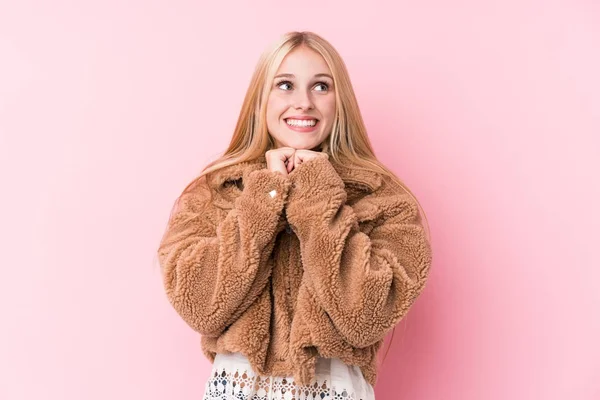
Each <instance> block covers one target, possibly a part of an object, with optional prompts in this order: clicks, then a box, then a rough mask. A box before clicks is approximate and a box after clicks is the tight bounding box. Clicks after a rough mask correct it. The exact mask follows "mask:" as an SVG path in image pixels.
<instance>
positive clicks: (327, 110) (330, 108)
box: [322, 96, 335, 119]
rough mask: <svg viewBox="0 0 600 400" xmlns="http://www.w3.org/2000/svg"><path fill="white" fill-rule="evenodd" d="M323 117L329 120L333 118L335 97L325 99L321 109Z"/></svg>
mask: <svg viewBox="0 0 600 400" xmlns="http://www.w3.org/2000/svg"><path fill="white" fill-rule="evenodd" d="M322 110H323V111H322V112H323V115H324V116H326V117H327V118H329V119H331V118H333V117H334V116H335V97H333V96H332V97H331V98H328V99H325V101H324V102H323V108H322Z"/></svg>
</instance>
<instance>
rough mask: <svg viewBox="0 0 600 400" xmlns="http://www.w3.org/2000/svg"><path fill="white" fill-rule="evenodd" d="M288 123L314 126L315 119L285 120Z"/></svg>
mask: <svg viewBox="0 0 600 400" xmlns="http://www.w3.org/2000/svg"><path fill="white" fill-rule="evenodd" d="M286 123H287V124H288V125H292V126H315V125H316V124H317V120H316V119H288V120H286Z"/></svg>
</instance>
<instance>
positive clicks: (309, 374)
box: [158, 32, 431, 400]
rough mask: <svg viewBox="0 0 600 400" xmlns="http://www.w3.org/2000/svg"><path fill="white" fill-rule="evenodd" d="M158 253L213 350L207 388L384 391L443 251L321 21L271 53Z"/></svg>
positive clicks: (291, 393) (336, 394) (321, 394)
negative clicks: (395, 338) (384, 358)
mask: <svg viewBox="0 0 600 400" xmlns="http://www.w3.org/2000/svg"><path fill="white" fill-rule="evenodd" d="M158 253H159V259H160V263H161V267H162V271H163V274H164V284H165V288H166V293H167V296H168V298H169V300H170V302H171V304H172V305H173V306H174V308H175V309H176V310H177V312H178V313H179V314H180V315H181V317H182V318H183V319H184V320H185V321H186V322H187V323H188V324H189V325H190V326H191V327H192V328H193V329H194V330H196V331H197V332H199V333H200V334H201V345H202V350H203V353H204V354H205V355H206V357H207V358H208V359H209V360H210V361H211V362H212V363H213V368H212V375H211V377H210V379H209V380H208V381H207V382H206V384H205V394H204V399H215V398H218V399H224V398H230V397H232V398H236V399H258V398H260V399H308V398H310V399H314V398H319V399H324V398H327V399H334V398H335V399H337V398H342V397H344V396H347V397H344V398H353V399H365V400H366V399H373V398H374V392H373V388H374V385H375V381H376V376H377V369H378V364H377V354H378V350H379V349H380V347H381V345H382V344H383V341H384V338H385V336H386V334H387V333H388V332H389V331H390V330H391V329H392V328H393V327H394V326H395V325H396V324H397V323H398V321H399V320H400V319H401V318H402V317H403V316H404V315H406V313H407V312H408V310H409V308H410V306H411V305H412V303H413V302H414V300H415V299H416V298H417V296H418V295H419V294H420V293H421V291H422V289H423V287H424V285H425V282H426V278H427V275H428V272H429V268H430V265H431V247H430V244H429V240H428V236H427V235H426V232H425V230H424V225H423V224H422V219H421V214H420V212H419V208H418V202H417V201H416V199H415V198H414V196H412V194H411V192H410V191H409V190H408V189H407V188H406V187H405V186H404V185H403V184H402V183H401V182H400V180H399V179H398V178H396V177H395V175H394V174H393V173H392V172H390V171H389V170H388V169H387V168H386V167H385V166H383V165H382V164H381V163H380V162H379V161H378V160H377V159H376V157H375V155H374V153H373V150H372V148H371V145H370V142H369V139H368V137H367V134H366V130H365V127H364V124H363V121H362V118H361V115H360V112H359V108H358V104H357V101H356V98H355V95H354V92H353V89H352V86H351V84H350V79H349V77H348V73H347V71H346V68H345V66H344V63H343V61H342V59H341V57H340V56H339V54H338V53H337V52H336V50H335V49H334V48H333V47H332V46H331V44H329V43H328V42H327V41H325V40H324V39H323V38H321V37H319V36H318V35H316V34H314V33H311V32H291V33H288V34H286V35H284V36H283V37H282V39H281V40H280V41H279V42H278V43H276V44H275V45H274V46H273V47H272V48H270V49H268V50H267V51H265V53H264V54H263V55H262V57H261V59H260V60H259V62H258V65H257V67H256V70H255V73H254V75H253V77H252V80H251V83H250V87H249V89H248V92H247V94H246V98H245V100H244V104H243V107H242V110H241V113H240V116H239V119H238V122H237V126H236V128H235V132H234V135H233V138H232V140H231V143H230V145H229V148H228V149H227V150H226V152H225V154H224V155H223V157H222V158H220V159H219V160H217V161H214V162H213V163H211V164H209V165H208V166H207V167H206V168H205V169H204V170H203V172H202V174H201V175H200V176H199V177H198V178H196V179H195V180H194V181H193V182H191V183H190V184H189V185H188V186H187V187H186V188H185V190H184V191H183V193H182V195H181V196H180V197H179V199H178V201H177V202H176V205H175V207H174V208H173V211H172V213H171V218H170V220H169V225H168V228H167V231H166V233H165V235H164V237H163V239H162V243H161V246H160V249H159V252H158Z"/></svg>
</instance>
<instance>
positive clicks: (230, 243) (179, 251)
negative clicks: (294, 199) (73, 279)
mask: <svg viewBox="0 0 600 400" xmlns="http://www.w3.org/2000/svg"><path fill="white" fill-rule="evenodd" d="M289 186H290V182H289V179H288V178H287V177H286V176H284V175H282V174H281V173H279V172H274V171H270V170H267V169H260V170H256V171H252V172H250V173H249V174H248V177H247V179H246V180H245V182H244V188H243V191H242V193H241V194H240V195H239V196H238V197H236V198H235V199H234V204H233V207H232V208H231V209H230V210H229V211H227V213H226V214H225V216H224V217H222V218H221V219H222V220H217V217H216V215H218V213H217V212H216V210H215V206H214V204H213V202H212V201H211V197H212V196H211V192H210V189H209V188H208V186H207V185H206V184H205V182H204V184H201V185H199V188H198V189H197V190H194V191H193V192H192V193H190V194H186V195H184V196H182V197H181V199H180V201H179V204H178V205H177V206H176V208H175V210H174V212H173V213H172V216H171V218H170V219H169V224H168V227H167V230H166V232H165V235H164V237H163V239H162V241H161V245H160V247H159V251H158V257H159V263H160V265H161V271H162V276H163V282H164V286H165V289H166V293H167V297H168V299H169V301H170V302H171V304H172V305H173V307H174V308H175V309H176V311H177V312H178V313H179V314H180V315H181V317H182V318H183V319H184V320H185V322H187V324H188V325H189V326H190V327H192V328H193V329H194V330H196V331H197V332H199V333H200V334H202V335H206V336H219V335H220V334H221V333H222V332H223V331H224V330H225V328H226V327H228V325H230V324H231V323H232V322H234V321H235V320H236V319H237V318H238V317H239V316H240V315H241V314H242V313H243V312H244V311H245V310H246V309H247V308H248V307H249V306H250V305H251V304H252V303H253V302H254V300H255V299H256V298H257V297H258V296H259V295H260V293H261V292H262V291H263V289H264V287H265V286H266V283H267V282H268V278H269V275H270V272H271V270H270V269H271V265H270V260H269V259H270V255H271V252H272V249H273V246H274V242H275V237H276V233H277V229H278V226H279V225H281V224H278V221H279V220H280V215H281V213H282V210H283V206H284V201H285V200H286V198H287V193H288V189H289ZM280 230H281V229H280Z"/></svg>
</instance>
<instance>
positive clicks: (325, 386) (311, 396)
mask: <svg viewBox="0 0 600 400" xmlns="http://www.w3.org/2000/svg"><path fill="white" fill-rule="evenodd" d="M230 399H235V400H317V399H318V400H374V399H375V395H374V392H373V388H372V387H371V385H370V384H369V383H368V382H367V381H366V380H365V379H364V377H363V376H362V373H360V370H359V369H358V367H354V366H347V365H345V364H343V363H342V362H341V361H340V360H338V359H324V358H322V359H319V360H318V361H317V368H316V371H315V378H313V380H312V382H311V384H309V385H296V384H295V382H294V379H293V377H279V376H262V375H259V374H256V373H255V372H254V371H253V370H252V368H251V367H250V365H249V363H248V361H247V360H246V358H245V357H244V356H243V355H242V354H240V353H234V354H217V357H216V358H215V362H214V363H213V368H212V373H211V376H210V377H209V379H208V380H207V382H206V384H205V387H204V397H203V398H202V400H230Z"/></svg>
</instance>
